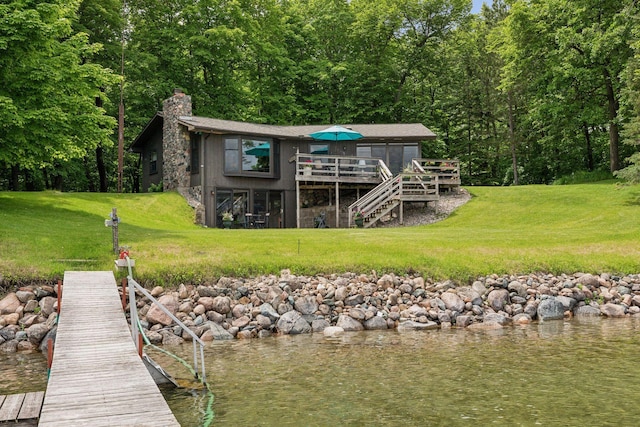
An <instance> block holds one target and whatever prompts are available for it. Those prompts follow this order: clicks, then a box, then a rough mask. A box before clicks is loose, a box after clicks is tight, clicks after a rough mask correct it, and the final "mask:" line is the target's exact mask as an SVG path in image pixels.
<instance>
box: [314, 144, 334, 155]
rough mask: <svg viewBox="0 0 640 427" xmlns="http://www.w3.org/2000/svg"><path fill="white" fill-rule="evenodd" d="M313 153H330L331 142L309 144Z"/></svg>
mask: <svg viewBox="0 0 640 427" xmlns="http://www.w3.org/2000/svg"><path fill="white" fill-rule="evenodd" d="M309 152H310V153H311V154H329V144H309Z"/></svg>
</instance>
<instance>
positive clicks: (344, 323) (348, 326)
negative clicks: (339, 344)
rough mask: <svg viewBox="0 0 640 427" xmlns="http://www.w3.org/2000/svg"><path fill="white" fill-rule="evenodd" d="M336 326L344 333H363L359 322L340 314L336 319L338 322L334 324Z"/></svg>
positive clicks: (362, 327)
mask: <svg viewBox="0 0 640 427" xmlns="http://www.w3.org/2000/svg"><path fill="white" fill-rule="evenodd" d="M336 326H339V327H341V328H342V329H344V330H345V331H346V332H354V331H363V330H364V326H363V325H362V323H360V322H359V321H357V320H356V319H354V318H353V317H351V316H346V315H344V314H341V315H340V316H339V317H338V321H337V322H336Z"/></svg>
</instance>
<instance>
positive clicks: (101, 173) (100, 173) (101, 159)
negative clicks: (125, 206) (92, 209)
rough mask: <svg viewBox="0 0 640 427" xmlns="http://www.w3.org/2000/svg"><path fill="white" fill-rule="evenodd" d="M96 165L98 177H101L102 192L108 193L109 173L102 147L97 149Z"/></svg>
mask: <svg viewBox="0 0 640 427" xmlns="http://www.w3.org/2000/svg"><path fill="white" fill-rule="evenodd" d="M96 164H97V167H98V176H99V177H100V192H101V193H106V192H107V190H109V188H108V186H107V171H106V168H105V167H104V151H103V150H102V146H100V145H98V146H97V147H96Z"/></svg>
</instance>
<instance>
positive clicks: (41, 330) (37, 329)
mask: <svg viewBox="0 0 640 427" xmlns="http://www.w3.org/2000/svg"><path fill="white" fill-rule="evenodd" d="M26 332H27V338H29V341H31V342H32V343H34V344H36V345H38V344H40V341H42V339H43V338H44V337H45V335H47V332H49V328H47V325H45V324H44V323H37V324H35V325H32V326H30V327H28V328H27V329H26Z"/></svg>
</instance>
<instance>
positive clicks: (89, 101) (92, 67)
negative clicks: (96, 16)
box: [0, 1, 116, 170]
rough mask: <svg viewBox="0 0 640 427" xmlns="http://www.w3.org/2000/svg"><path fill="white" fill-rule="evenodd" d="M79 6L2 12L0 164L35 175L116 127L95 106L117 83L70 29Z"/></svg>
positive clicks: (41, 5) (2, 8) (105, 139)
mask: <svg viewBox="0 0 640 427" xmlns="http://www.w3.org/2000/svg"><path fill="white" fill-rule="evenodd" d="M78 4H79V2H77V1H72V2H68V1H67V2H62V1H51V2H48V3H46V2H36V3H35V4H31V3H30V2H21V3H18V2H15V3H11V4H3V5H0V16H1V17H2V18H0V81H2V82H3V85H2V87H1V88H0V104H2V105H3V107H4V108H0V123H2V125H1V126H0V163H4V164H7V165H17V164H20V165H21V167H23V168H27V169H32V170H34V169H38V168H41V167H43V166H45V165H50V164H53V162H54V161H62V162H64V161H66V160H68V159H72V158H78V157H82V156H83V155H84V154H85V153H86V150H87V149H90V148H94V147H96V145H97V144H98V143H104V144H108V143H109V141H110V140H109V135H110V134H111V130H112V127H113V125H114V123H115V121H114V120H113V118H110V117H108V116H106V115H105V112H104V110H103V109H102V108H99V107H97V106H96V103H95V100H96V98H99V97H101V96H102V95H101V93H100V88H101V87H105V86H108V85H109V84H112V83H114V82H115V81H116V79H115V78H114V76H113V75H112V74H111V72H110V71H109V70H107V69H105V68H103V67H100V66H98V65H97V64H94V63H91V62H89V59H90V58H91V57H92V56H93V55H94V54H95V53H96V52H98V50H99V49H100V46H98V45H92V44H90V43H89V42H88V38H87V35H86V34H84V33H75V32H74V31H73V30H72V27H71V24H72V21H73V19H74V18H75V14H76V11H77V8H78Z"/></svg>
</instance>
